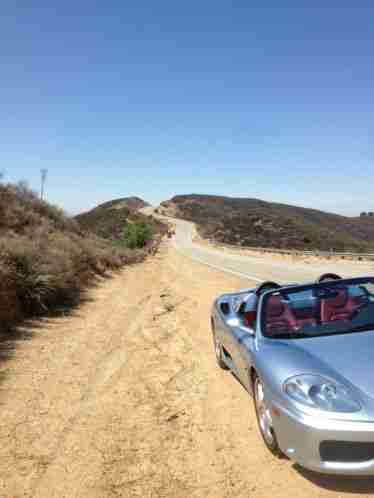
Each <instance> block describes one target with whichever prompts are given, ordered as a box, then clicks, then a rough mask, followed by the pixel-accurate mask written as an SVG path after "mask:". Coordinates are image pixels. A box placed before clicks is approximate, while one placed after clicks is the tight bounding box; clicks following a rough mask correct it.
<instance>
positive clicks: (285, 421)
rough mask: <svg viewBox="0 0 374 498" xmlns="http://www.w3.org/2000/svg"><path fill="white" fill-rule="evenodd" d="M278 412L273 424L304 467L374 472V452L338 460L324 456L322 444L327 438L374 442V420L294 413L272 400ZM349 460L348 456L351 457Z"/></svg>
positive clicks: (287, 451)
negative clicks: (336, 418) (361, 458)
mask: <svg viewBox="0 0 374 498" xmlns="http://www.w3.org/2000/svg"><path fill="white" fill-rule="evenodd" d="M273 406H274V408H276V409H277V410H276V411H277V413H278V416H276V417H273V425H274V429H275V432H276V435H277V439H278V444H279V446H280V448H281V450H282V451H283V453H284V454H285V455H287V456H288V457H289V458H290V459H291V460H293V461H295V462H296V463H298V464H299V465H301V466H302V467H305V468H307V469H310V470H314V471H316V472H321V473H324V474H344V475H374V452H373V455H372V457H368V458H369V459H365V460H360V461H347V458H346V455H345V456H344V458H342V461H338V460H339V454H337V456H336V458H334V461H327V460H323V459H322V458H321V455H320V445H321V443H322V442H324V441H338V442H340V441H343V442H346V443H360V442H362V443H368V442H372V443H373V446H374V422H351V421H341V420H328V419H323V418H322V417H321V418H317V417H311V416H309V415H304V414H301V413H293V412H290V411H288V410H286V409H285V408H284V407H282V406H280V405H278V404H273ZM348 460H349V459H348Z"/></svg>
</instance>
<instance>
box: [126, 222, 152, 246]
mask: <svg viewBox="0 0 374 498" xmlns="http://www.w3.org/2000/svg"><path fill="white" fill-rule="evenodd" d="M151 238H152V230H151V227H150V226H149V225H147V224H146V223H143V222H141V223H128V224H127V225H126V227H125V228H124V230H123V232H122V237H121V241H122V242H123V243H124V245H125V246H126V247H128V248H129V249H138V248H142V247H144V246H145V245H146V243H147V242H148V241H149V240H151Z"/></svg>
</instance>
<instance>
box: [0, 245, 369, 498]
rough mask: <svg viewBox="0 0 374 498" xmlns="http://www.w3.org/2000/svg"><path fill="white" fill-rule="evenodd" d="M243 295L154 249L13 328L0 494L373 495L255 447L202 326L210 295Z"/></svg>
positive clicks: (1, 368) (222, 279)
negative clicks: (71, 308) (55, 311)
mask: <svg viewBox="0 0 374 498" xmlns="http://www.w3.org/2000/svg"><path fill="white" fill-rule="evenodd" d="M244 286H248V281H245V282H243V281H240V280H239V279H237V278H235V277H230V276H227V275H224V274H222V273H219V272H215V271H213V270H210V269H208V268H206V267H204V266H201V265H199V264H198V263H193V262H191V261H189V260H188V259H186V258H184V257H183V256H181V255H178V253H176V252H175V251H174V250H173V249H172V248H171V247H170V246H167V245H166V244H165V245H163V246H162V247H161V249H160V253H159V254H158V255H157V256H155V257H153V258H151V259H149V260H148V261H146V262H145V263H143V264H141V265H138V266H134V267H132V268H129V269H126V270H125V271H123V272H122V273H121V274H119V275H117V276H115V277H114V278H113V279H110V280H107V281H104V282H102V283H101V284H100V286H99V287H98V288H96V289H94V290H92V291H91V292H90V295H89V297H90V300H89V301H88V302H86V303H85V304H83V305H82V306H81V307H80V308H79V309H78V310H77V311H75V312H74V313H73V314H72V315H71V316H69V317H65V318H58V319H57V318H56V319H49V320H46V321H43V322H42V323H39V324H36V325H34V327H32V328H30V327H28V328H27V329H25V330H24V332H23V334H24V335H23V336H22V337H21V338H20V339H19V340H18V341H17V344H16V346H17V347H16V349H15V352H14V354H11V350H10V349H11V347H12V344H4V345H3V346H2V357H3V361H2V363H1V365H0V376H1V377H0V378H1V383H0V403H1V421H0V441H1V446H0V456H1V458H0V496H1V497H4V498H21V497H44V498H47V497H48V498H51V497H69V498H75V497H77V498H78V497H79V498H81V497H82V498H83V497H93V498H95V497H142V498H143V497H144V498H147V497H175V498H184V497H186V498H187V497H188V498H191V497H212V498H220V497H263V498H269V497H272V496H274V497H289V496H293V497H303V498H305V496H308V497H309V496H310V497H314V496H344V495H350V496H355V495H357V496H358V495H362V494H365V495H367V496H374V480H372V479H342V478H334V477H322V476H317V475H314V474H311V473H309V472H306V471H302V470H301V469H297V468H296V467H295V466H294V465H293V464H292V462H290V461H289V460H286V459H283V460H277V459H275V458H274V457H273V456H272V455H271V454H270V453H269V452H268V451H267V450H266V449H265V447H264V445H263V443H262V441H261V439H260V436H259V433H258V430H257V426H256V421H255V415H254V411H253V406H252V401H251V399H250V398H249V396H248V394H247V393H246V392H245V391H244V389H243V388H242V387H241V386H240V385H239V383H238V382H236V381H235V379H234V378H233V377H232V375H231V374H229V373H227V372H223V371H221V370H219V369H218V368H217V366H216V364H215V359H214V354H213V348H212V341H211V335H210V328H209V308H210V305H211V302H212V299H213V297H214V296H216V295H217V294H218V293H220V292H222V291H225V290H227V291H230V290H235V289H239V288H241V287H244ZM30 334H31V336H30ZM9 348H10V349H9ZM9 355H10V357H7V356H9Z"/></svg>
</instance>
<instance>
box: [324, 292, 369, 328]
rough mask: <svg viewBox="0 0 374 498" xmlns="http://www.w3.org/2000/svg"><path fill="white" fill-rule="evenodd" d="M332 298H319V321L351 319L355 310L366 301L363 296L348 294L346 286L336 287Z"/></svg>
mask: <svg viewBox="0 0 374 498" xmlns="http://www.w3.org/2000/svg"><path fill="white" fill-rule="evenodd" d="M336 292H337V294H338V295H337V296H336V297H335V298H334V299H322V300H321V321H322V322H332V321H335V320H351V319H352V317H353V315H354V314H355V312H356V311H357V310H358V309H359V308H360V307H361V306H362V305H363V304H364V303H365V302H366V297H365V296H355V297H351V296H349V293H348V289H347V288H346V287H340V288H339V289H336Z"/></svg>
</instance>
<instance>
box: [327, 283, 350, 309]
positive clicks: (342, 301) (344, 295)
mask: <svg viewBox="0 0 374 498" xmlns="http://www.w3.org/2000/svg"><path fill="white" fill-rule="evenodd" d="M336 292H337V293H338V295H337V296H336V297H334V299H327V300H326V304H327V305H328V306H329V308H342V307H343V306H345V305H346V303H347V300H348V291H347V289H344V288H339V289H336Z"/></svg>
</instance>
